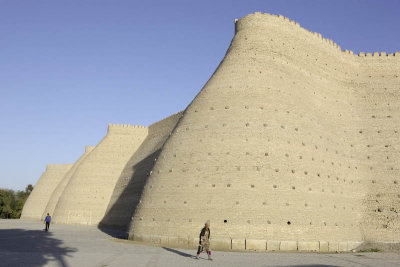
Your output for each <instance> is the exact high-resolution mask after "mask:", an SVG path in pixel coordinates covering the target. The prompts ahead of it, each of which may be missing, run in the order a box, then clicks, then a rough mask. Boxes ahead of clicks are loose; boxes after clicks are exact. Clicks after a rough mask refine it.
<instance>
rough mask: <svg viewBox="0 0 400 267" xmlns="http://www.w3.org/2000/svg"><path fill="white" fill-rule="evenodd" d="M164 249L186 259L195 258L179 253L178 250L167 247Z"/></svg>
mask: <svg viewBox="0 0 400 267" xmlns="http://www.w3.org/2000/svg"><path fill="white" fill-rule="evenodd" d="M163 249H165V250H166V251H169V252H172V253H175V254H178V255H179V256H182V257H186V258H194V257H195V256H193V255H190V254H187V253H185V252H182V251H179V250H176V249H172V248H166V247H163Z"/></svg>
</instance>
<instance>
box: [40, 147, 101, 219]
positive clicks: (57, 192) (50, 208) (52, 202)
mask: <svg viewBox="0 0 400 267" xmlns="http://www.w3.org/2000/svg"><path fill="white" fill-rule="evenodd" d="M94 148H95V147H94V146H86V147H85V153H83V155H82V156H81V157H80V158H79V159H78V160H77V161H76V162H75V163H74V165H73V166H72V168H71V169H69V171H68V172H67V173H66V174H65V175H64V177H63V178H62V180H61V181H60V182H59V183H58V185H57V186H56V188H55V189H54V191H53V193H52V194H51V197H50V198H49V201H48V203H47V205H46V208H45V209H44V211H43V214H42V220H43V219H44V218H45V217H46V215H47V213H49V214H50V215H53V213H54V208H55V207H56V205H57V202H58V199H59V198H60V196H61V194H62V192H64V189H65V187H66V186H67V184H68V182H69V181H70V179H71V177H72V175H73V174H74V173H75V171H76V169H77V168H78V167H79V165H80V164H81V163H82V161H83V160H84V159H85V158H86V156H87V155H89V153H90V152H91V151H92V150H93V149H94Z"/></svg>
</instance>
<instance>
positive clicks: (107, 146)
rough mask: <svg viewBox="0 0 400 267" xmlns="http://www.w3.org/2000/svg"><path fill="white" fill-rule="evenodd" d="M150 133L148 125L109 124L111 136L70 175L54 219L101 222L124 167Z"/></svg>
mask: <svg viewBox="0 0 400 267" xmlns="http://www.w3.org/2000/svg"><path fill="white" fill-rule="evenodd" d="M147 133H148V129H147V128H146V127H144V126H130V125H109V127H108V133H107V135H106V136H105V137H104V139H103V140H102V141H101V142H100V143H99V144H98V145H97V146H96V147H95V148H94V149H93V151H92V152H90V154H89V155H87V156H86V158H85V159H84V160H83V161H82V163H81V164H80V165H79V166H78V167H77V169H76V170H75V172H74V174H73V175H72V177H71V178H70V181H69V183H68V185H67V186H66V187H65V189H64V192H63V193H62V195H61V197H60V199H59V200H58V203H57V205H56V207H55V210H54V216H53V220H54V222H56V223H65V224H85V225H96V224H98V223H99V222H100V220H101V219H102V218H103V216H104V214H105V211H106V208H107V205H108V203H109V201H110V198H111V194H112V192H113V189H114V187H115V184H116V182H117V180H118V178H119V176H120V175H121V171H122V169H123V168H124V166H125V164H126V162H127V161H128V160H129V158H130V156H131V155H132V154H133V153H134V152H135V151H136V150H137V148H138V147H139V146H140V145H141V143H142V142H143V140H144V139H145V138H146V136H147Z"/></svg>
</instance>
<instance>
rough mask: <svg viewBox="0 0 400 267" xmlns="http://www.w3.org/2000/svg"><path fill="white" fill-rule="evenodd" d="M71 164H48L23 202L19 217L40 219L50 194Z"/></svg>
mask: <svg viewBox="0 0 400 267" xmlns="http://www.w3.org/2000/svg"><path fill="white" fill-rule="evenodd" d="M72 165H73V164H49V165H47V167H46V171H45V172H44V173H43V174H42V176H40V178H39V180H38V182H37V183H36V185H35V186H34V188H33V190H32V192H31V194H30V195H29V197H28V199H27V200H26V202H25V205H24V208H23V210H22V214H21V219H25V220H40V219H41V217H42V214H43V212H44V210H45V208H46V205H47V203H48V201H49V198H50V196H51V194H52V193H53V191H54V189H55V188H56V186H57V184H58V183H59V182H60V181H61V180H62V178H63V177H64V175H65V174H66V173H67V172H68V171H69V170H70V169H71V167H72Z"/></svg>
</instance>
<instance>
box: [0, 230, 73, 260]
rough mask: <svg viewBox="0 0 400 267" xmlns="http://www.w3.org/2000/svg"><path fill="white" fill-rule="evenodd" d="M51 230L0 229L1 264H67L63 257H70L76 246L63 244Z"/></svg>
mask: <svg viewBox="0 0 400 267" xmlns="http://www.w3.org/2000/svg"><path fill="white" fill-rule="evenodd" d="M52 235H53V234H52V233H51V232H45V231H40V230H24V229H0V258H1V262H0V265H1V266H44V265H47V264H49V263H50V262H56V264H58V265H59V266H67V263H66V262H65V259H64V257H71V255H72V253H73V252H76V251H78V250H77V249H76V248H70V247H65V246H63V241H61V240H59V239H56V238H53V237H52Z"/></svg>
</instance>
